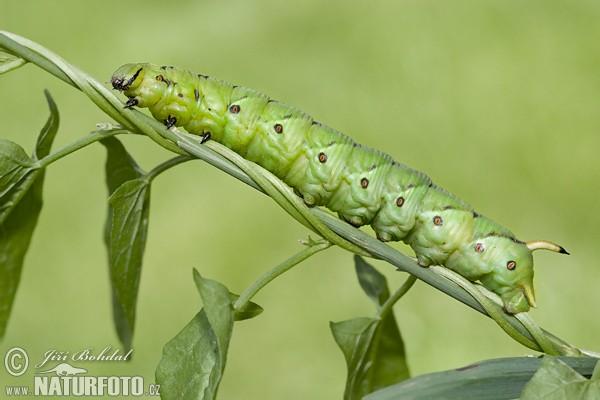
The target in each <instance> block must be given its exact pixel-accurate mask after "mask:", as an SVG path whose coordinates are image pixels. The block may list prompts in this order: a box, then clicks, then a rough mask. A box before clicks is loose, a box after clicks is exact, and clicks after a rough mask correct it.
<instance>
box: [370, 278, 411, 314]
mask: <svg viewBox="0 0 600 400" xmlns="http://www.w3.org/2000/svg"><path fill="white" fill-rule="evenodd" d="M416 281H417V277H416V276H414V275H408V278H406V281H404V283H403V284H402V286H400V288H399V289H398V290H396V291H395V292H394V294H392V296H391V297H390V298H389V299H387V300H386V301H385V303H383V306H381V309H379V313H378V315H379V318H380V319H384V318H385V317H386V316H387V315H388V313H389V312H390V311H391V310H392V309H393V308H394V304H396V303H397V302H398V300H400V299H401V298H402V296H404V295H405V294H406V293H407V292H408V291H409V290H410V288H412V287H413V285H414V284H415V282H416Z"/></svg>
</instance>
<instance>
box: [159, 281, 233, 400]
mask: <svg viewBox="0 0 600 400" xmlns="http://www.w3.org/2000/svg"><path fill="white" fill-rule="evenodd" d="M194 281H195V282H196V286H197V288H198V292H200V296H201V297H202V301H203V303H204V307H203V308H202V310H201V311H200V312H199V313H198V314H196V316H195V317H194V318H193V319H192V321H190V323H189V324H187V325H186V327H185V328H183V330H182V331H181V332H179V333H178V334H177V336H175V337H174V338H173V339H172V340H171V341H169V342H168V343H167V344H166V345H165V347H164V349H163V355H162V358H161V360H160V363H159V364H158V367H157V369H156V382H157V383H159V384H160V385H161V397H162V398H163V399H183V400H185V399H199V400H211V399H214V398H215V396H216V394H217V389H218V386H219V383H220V382H221V378H222V376H223V371H224V369H225V364H226V360H227V350H228V348H229V341H230V339H231V332H232V329H233V321H234V315H233V306H232V304H231V294H230V292H229V290H227V288H226V287H225V286H223V285H222V284H220V283H218V282H216V281H213V280H209V279H204V278H202V277H201V276H200V274H199V273H198V271H196V270H194Z"/></svg>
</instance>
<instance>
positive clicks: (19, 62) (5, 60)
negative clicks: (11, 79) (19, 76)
mask: <svg viewBox="0 0 600 400" xmlns="http://www.w3.org/2000/svg"><path fill="white" fill-rule="evenodd" d="M26 63H27V61H25V60H24V59H22V58H20V57H15V56H13V55H12V54H8V53H4V52H0V75H2V74H5V73H7V72H9V71H12V70H15V69H17V68H19V67H22V66H23V65H25V64H26Z"/></svg>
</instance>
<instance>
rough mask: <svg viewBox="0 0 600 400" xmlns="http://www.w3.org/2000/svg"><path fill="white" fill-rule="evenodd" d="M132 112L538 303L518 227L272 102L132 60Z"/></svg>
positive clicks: (128, 79) (428, 260)
mask: <svg viewBox="0 0 600 400" xmlns="http://www.w3.org/2000/svg"><path fill="white" fill-rule="evenodd" d="M111 82H112V85H113V88H115V89H117V90H120V91H122V92H123V93H124V94H125V95H126V96H127V97H128V98H129V100H128V101H127V103H126V106H129V107H131V106H135V105H137V106H138V107H142V108H148V109H149V111H150V112H151V114H152V115H153V116H154V117H155V118H156V119H158V120H161V121H163V122H165V124H166V125H167V126H169V127H170V126H179V127H183V128H184V129H185V130H187V131H188V132H189V133H192V134H198V135H205V134H208V133H209V134H210V137H211V139H213V140H216V141H218V142H220V143H222V144H223V145H225V146H227V147H229V148H230V149H232V150H234V151H235V152H237V153H239V154H240V155H241V156H243V157H244V158H246V159H247V160H250V161H252V162H255V163H257V164H259V165H261V166H262V167H264V168H265V169H267V170H269V171H271V172H272V173H273V174H275V175H276V176H277V177H279V178H280V179H282V180H283V181H284V182H285V183H287V184H288V185H289V186H291V187H292V188H293V189H294V191H295V192H296V193H297V194H298V195H299V196H301V197H302V198H303V199H304V201H305V203H306V204H308V205H310V206H325V207H327V208H329V209H330V210H332V211H334V212H337V213H338V215H339V217H340V218H342V219H343V220H345V221H347V222H349V223H350V224H352V225H354V226H362V225H371V227H372V228H373V230H374V231H375V233H376V235H377V237H378V238H379V239H380V240H382V241H400V240H402V241H404V242H406V243H407V244H408V245H410V246H411V247H412V249H413V250H414V251H415V254H416V256H417V259H418V262H419V263H420V264H421V265H423V266H429V265H434V264H436V265H443V266H445V267H447V268H450V269H452V270H454V271H456V272H457V273H459V274H461V275H462V276H464V277H465V278H467V279H469V280H471V281H477V280H478V281H480V282H481V283H482V284H483V285H484V286H485V287H487V288H488V289H490V290H491V291H493V292H495V293H497V294H498V295H499V296H500V297H501V298H502V300H503V302H504V308H505V310H506V311H507V312H509V313H517V312H523V311H527V310H529V308H530V307H531V306H534V305H535V297H534V290H533V257H532V251H533V250H536V249H541V248H544V249H548V250H553V251H558V252H564V253H566V251H565V250H564V249H563V248H562V247H560V246H558V245H555V244H553V243H550V242H545V241H536V242H531V243H529V244H528V243H525V242H522V241H520V240H518V239H517V238H516V237H515V235H514V234H513V233H512V232H510V231H509V230H508V229H506V228H504V227H502V226H501V225H499V224H497V223H496V222H494V221H492V220H491V219H489V218H486V217H484V216H482V215H480V214H478V213H477V212H475V211H474V209H473V208H472V207H471V206H470V205H468V204H467V203H465V202H463V201H462V200H460V199H458V198H457V197H455V196H454V195H452V194H450V193H448V192H447V191H445V190H444V189H442V188H440V187H438V186H437V185H435V184H433V183H432V181H431V179H430V178H429V177H428V176H427V175H425V174H423V173H422V172H419V171H416V170H414V169H412V168H410V167H408V166H406V165H403V164H400V163H398V162H396V161H394V160H393V159H392V158H391V157H390V156H389V155H387V154H385V153H382V152H380V151H377V150H373V149H370V148H368V147H365V146H361V145H359V144H357V143H355V142H354V141H353V140H352V139H351V138H349V137H348V136H346V135H344V134H342V133H340V132H338V131H336V130H334V129H332V128H330V127H328V126H326V125H323V124H321V123H319V122H316V121H314V120H313V119H312V118H311V117H310V116H309V115H307V114H305V113H303V112H302V111H300V110H297V109H295V108H293V107H290V106H287V105H285V104H283V103H280V102H278V101H274V100H273V99H270V98H269V97H268V96H266V95H263V94H261V93H259V92H256V91H254V90H252V89H247V88H244V87H241V86H235V85H232V84H229V83H227V82H223V81H220V80H217V79H214V78H211V77H208V76H205V75H198V74H194V73H191V72H188V71H185V70H180V69H176V68H173V67H167V66H162V67H159V66H156V65H152V64H146V63H139V64H126V65H123V66H122V67H120V68H119V69H118V70H117V71H116V72H115V73H114V74H113V77H112V80H111Z"/></svg>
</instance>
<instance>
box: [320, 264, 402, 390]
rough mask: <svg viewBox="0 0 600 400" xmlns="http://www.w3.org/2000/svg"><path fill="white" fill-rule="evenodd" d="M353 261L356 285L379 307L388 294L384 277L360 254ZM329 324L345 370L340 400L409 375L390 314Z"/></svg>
mask: <svg viewBox="0 0 600 400" xmlns="http://www.w3.org/2000/svg"><path fill="white" fill-rule="evenodd" d="M354 263H355V269H356V275H357V276H358V281H359V283H360V286H361V287H362V289H363V290H364V292H365V293H366V294H367V296H369V298H371V300H373V302H374V303H375V305H376V306H377V309H380V308H381V306H382V305H383V304H384V303H385V301H386V300H387V299H389V297H390V291H389V288H388V285H387V280H386V278H385V276H383V275H382V274H381V273H379V272H378V271H377V270H376V269H375V268H374V267H373V266H371V265H370V264H368V263H367V262H366V261H365V260H364V259H363V258H362V257H359V256H355V257H354ZM330 327H331V331H332V333H333V336H334V338H335V341H336V343H337V344H338V346H339V347H340V349H341V350H342V352H343V353H344V357H345V359H346V366H347V369H348V375H347V378H346V389H345V392H344V399H347V400H351V399H361V398H362V397H363V396H365V395H366V394H368V393H371V392H373V391H375V390H377V389H380V388H383V387H386V386H389V385H392V384H394V383H398V382H400V381H402V380H404V379H407V378H408V377H409V376H410V373H409V370H408V365H407V363H406V353H405V349H404V342H403V341H402V336H401V335H400V329H399V328H398V324H397V323H396V318H395V317H394V314H393V313H391V312H390V313H388V314H387V315H385V316H384V317H383V318H381V319H380V318H355V319H351V320H347V321H342V322H337V323H331V324H330Z"/></svg>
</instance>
